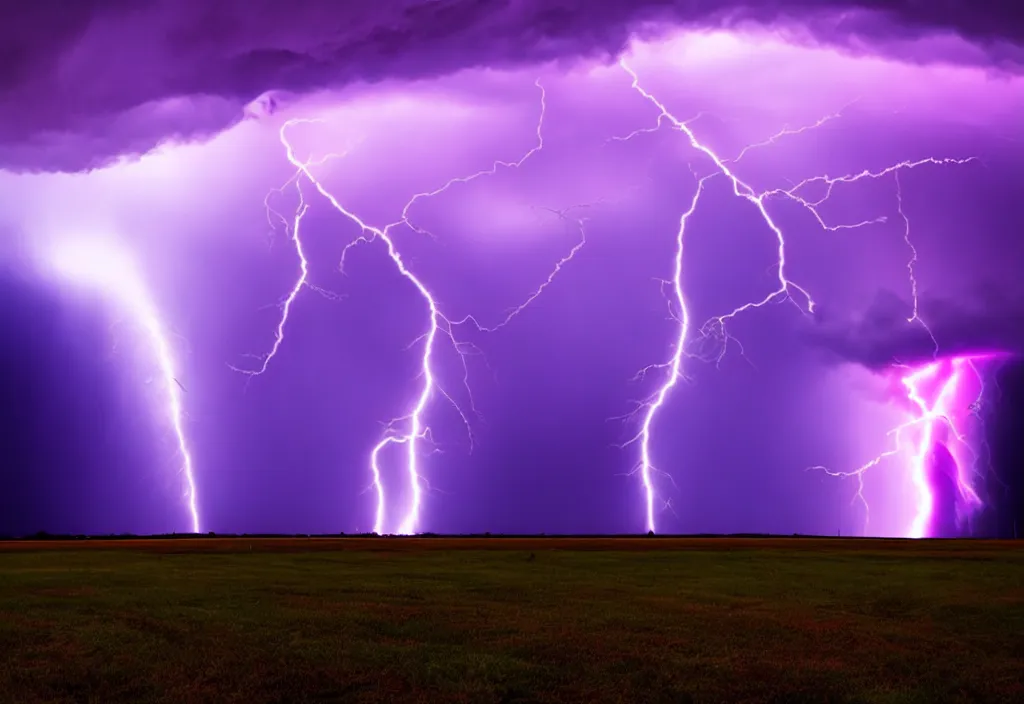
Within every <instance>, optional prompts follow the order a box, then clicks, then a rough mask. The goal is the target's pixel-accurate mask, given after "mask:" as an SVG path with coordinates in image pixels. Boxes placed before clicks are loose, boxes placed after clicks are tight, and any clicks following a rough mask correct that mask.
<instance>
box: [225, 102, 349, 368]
mask: <svg viewBox="0 0 1024 704" xmlns="http://www.w3.org/2000/svg"><path fill="white" fill-rule="evenodd" d="M309 122H313V120H309ZM345 153H347V152H343V153H342V154H328V155H327V156H325V157H324V158H322V159H318V160H317V161H310V162H307V163H306V164H305V165H306V167H310V166H319V165H321V164H324V163H326V162H327V161H328V160H330V159H333V158H337V157H341V156H344V155H345ZM302 173H303V172H302V171H301V170H297V171H296V172H295V173H294V174H293V175H292V177H291V178H289V179H288V180H287V181H286V182H285V183H284V184H283V185H282V186H280V187H278V188H274V189H272V190H271V191H270V192H269V193H268V194H267V195H266V197H265V198H264V199H263V207H264V209H265V210H266V212H267V223H268V224H269V225H270V227H271V232H274V231H276V228H277V225H278V224H281V225H283V226H284V228H285V232H286V233H287V234H288V238H289V239H290V240H291V241H292V245H293V246H294V248H295V255H296V258H297V259H298V260H299V277H298V278H297V279H296V280H295V283H293V284H292V287H291V289H290V290H289V291H288V293H287V295H286V296H285V297H284V299H283V301H282V302H281V303H280V309H281V317H280V318H279V319H278V322H277V326H276V328H275V330H274V343H273V344H272V345H271V347H270V350H269V351H268V352H266V353H265V354H261V355H249V356H251V357H255V358H256V359H257V360H258V361H259V368H258V369H242V368H240V367H237V366H234V365H228V366H229V367H230V368H231V369H232V370H234V371H236V372H239V373H241V374H245V375H247V376H249V378H250V380H251V379H252V377H256V376H260V375H261V374H263V373H264V372H266V371H267V367H268V366H270V362H271V361H272V360H273V359H274V357H276V356H277V352H278V350H279V349H280V348H281V344H282V343H283V342H284V330H285V326H286V325H287V324H288V316H289V314H290V313H291V309H292V306H293V305H294V303H295V299H296V298H297V297H298V295H299V292H301V291H302V289H303V288H310V289H312V290H314V291H316V292H317V293H319V294H320V295H322V296H324V297H325V298H327V299H329V300H339V299H340V298H341V296H339V295H338V294H336V293H334V292H332V291H328V290H327V289H324V288H322V287H320V286H316V285H315V284H312V283H310V282H309V260H308V259H306V252H305V250H304V249H303V246H302V239H301V235H300V228H301V227H302V218H303V217H305V215H306V211H307V210H309V205H308V204H307V203H306V199H305V197H304V195H303V193H302V184H301V181H300V180H299V177H300V176H301V175H302ZM292 185H294V186H295V191H296V193H298V196H299V204H298V206H297V207H296V209H295V214H294V216H293V217H292V219H291V221H290V222H289V220H288V218H286V217H285V216H283V215H282V214H281V213H279V212H278V211H277V210H276V209H275V208H274V207H273V206H272V205H271V203H270V200H271V197H272V196H273V195H275V194H277V195H281V194H283V193H284V191H285V189H286V188H288V187H289V186H292Z"/></svg>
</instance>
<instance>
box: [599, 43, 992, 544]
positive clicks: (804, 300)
mask: <svg viewBox="0 0 1024 704" xmlns="http://www.w3.org/2000/svg"><path fill="white" fill-rule="evenodd" d="M619 66H620V67H621V68H622V69H623V70H624V71H625V72H626V73H627V74H628V75H629V77H630V78H631V79H632V83H631V88H632V89H633V90H635V91H636V92H637V93H639V94H640V95H641V96H642V97H643V98H644V99H645V100H646V101H648V102H649V103H651V104H653V105H654V106H655V107H656V108H657V109H658V120H657V123H656V126H655V127H653V128H645V129H641V130H636V131H634V132H633V133H631V134H629V135H627V136H626V137H622V138H619V139H620V141H625V140H628V139H631V138H633V137H635V136H638V135H639V134H643V133H647V132H653V131H656V130H657V129H660V128H661V127H662V125H663V124H664V123H665V122H667V123H668V124H669V125H671V127H672V128H673V129H675V130H677V131H680V132H682V133H683V134H684V136H685V137H686V138H687V140H688V142H689V144H690V146H691V147H692V148H693V149H695V150H696V151H698V152H700V153H702V154H703V155H705V156H706V157H707V158H708V159H709V160H710V161H711V162H712V164H713V166H714V172H713V173H712V174H711V175H712V176H713V175H721V176H724V177H725V178H727V179H728V180H729V182H730V183H731V185H732V190H733V193H734V194H735V195H736V196H737V197H739V198H742V199H744V200H746V201H747V202H749V203H750V204H752V205H753V206H754V207H755V208H756V209H757V211H758V213H759V214H760V216H761V219H762V221H763V222H764V224H765V225H766V226H767V228H768V229H769V230H770V231H771V232H772V233H773V235H774V237H775V239H776V242H777V243H778V248H777V259H776V263H775V269H776V272H777V282H778V284H777V286H776V287H775V289H774V290H772V291H771V292H769V293H768V294H767V295H765V296H764V297H762V298H760V299H758V300H754V301H750V302H747V303H744V304H742V305H740V306H738V307H736V308H735V309H733V310H732V311H730V312H728V313H725V314H724V315H718V316H714V317H712V318H710V319H709V320H708V321H706V322H705V323H704V324H703V325H702V326H701V327H700V328H699V329H698V330H697V335H696V336H695V338H694V339H689V332H690V328H691V324H690V318H689V314H688V312H687V306H686V301H685V299H684V296H683V288H682V286H683V284H682V280H681V276H682V271H683V266H682V251H683V231H684V230H685V224H686V220H687V219H688V218H689V217H690V216H691V215H692V214H693V212H694V211H695V210H696V208H697V206H698V202H699V197H700V194H701V192H702V187H703V184H704V179H706V178H709V177H708V176H706V177H704V179H702V180H701V181H700V186H699V187H698V189H697V192H696V194H695V196H694V199H693V201H692V202H691V204H690V207H689V208H688V209H687V210H686V212H685V213H684V215H683V218H682V222H681V225H680V230H679V233H678V235H677V248H676V254H675V256H676V260H675V264H674V267H673V269H674V275H673V278H672V280H671V282H666V286H664V287H663V290H664V289H665V288H669V287H671V288H672V290H673V291H674V294H675V295H674V299H673V300H672V301H670V310H672V311H673V317H674V318H675V319H676V321H677V323H678V325H679V328H678V333H679V334H678V339H677V340H676V343H675V346H674V351H673V354H672V357H671V358H670V360H669V361H668V362H667V363H662V364H656V365H652V366H650V367H648V368H646V369H645V370H643V371H644V372H647V371H650V370H654V369H659V370H660V369H663V370H665V378H664V379H663V381H662V383H661V385H660V386H659V387H658V388H657V390H656V391H655V392H654V394H653V395H652V396H651V397H650V398H649V399H648V401H647V402H645V403H644V404H642V406H641V409H640V410H642V411H643V422H642V424H641V430H640V432H639V433H638V434H637V435H636V436H635V437H634V438H633V439H632V440H630V441H629V442H627V443H626V445H630V444H633V443H636V442H639V443H640V459H639V462H638V467H637V469H638V470H639V473H640V475H641V478H642V481H643V485H644V491H645V505H646V527H647V530H648V531H652V532H653V531H654V530H655V519H654V509H653V507H654V503H655V490H654V485H653V480H652V475H653V473H654V472H656V471H658V470H656V469H655V464H654V462H653V461H652V450H651V443H652V432H653V431H652V427H653V424H654V423H655V421H656V417H657V415H658V414H659V412H660V411H661V410H662V409H663V408H664V405H665V402H666V399H667V398H668V396H669V394H670V392H671V391H672V389H673V388H674V387H675V386H676V384H677V382H678V380H679V379H680V377H681V375H682V373H683V372H682V359H683V357H684V356H688V357H696V358H700V359H704V360H706V361H714V362H715V363H716V364H717V363H718V362H720V361H721V360H722V359H723V358H724V356H725V354H726V353H727V351H728V347H729V344H730V342H736V341H735V339H734V338H733V337H731V336H730V334H729V332H728V330H727V325H728V323H729V322H730V321H731V320H733V319H734V318H736V317H737V316H738V315H740V314H741V313H744V312H748V311H751V310H754V309H757V308H762V307H764V306H766V305H768V304H770V303H774V302H782V301H789V302H792V303H793V304H794V305H795V306H796V307H797V308H798V309H799V310H801V311H802V312H803V313H804V314H810V313H813V312H814V310H815V301H814V299H813V298H812V297H811V295H810V293H809V292H808V291H807V290H806V289H805V288H803V287H802V286H800V285H799V284H797V283H795V282H793V281H792V280H791V279H789V278H788V277H787V275H786V264H787V261H786V239H785V235H784V233H783V230H782V228H781V227H780V226H779V225H778V224H777V223H776V221H775V220H774V219H773V218H772V216H771V214H770V213H769V211H768V202H769V200H770V199H771V198H773V197H784V198H788V199H790V200H793V201H795V202H797V203H799V204H800V205H802V206H803V207H804V208H806V209H807V210H808V211H810V212H811V213H812V214H813V216H814V217H815V219H816V220H817V222H818V224H819V225H820V226H821V227H822V229H823V230H827V231H833V232H834V231H838V230H846V229H854V228H859V227H863V226H866V225H871V224H874V223H880V222H884V221H885V218H884V217H876V218H873V219H869V220H864V221H862V222H858V223H852V224H838V225H836V224H829V223H827V222H826V221H825V219H824V218H823V217H822V216H821V214H820V212H819V207H820V206H821V205H823V204H824V203H825V202H826V201H827V200H828V199H829V198H830V197H831V195H832V192H833V189H834V188H835V186H837V185H838V184H849V183H854V182H857V181H860V180H862V179H877V178H881V177H883V176H886V175H888V174H893V175H894V176H895V177H896V178H897V199H898V206H899V214H900V216H901V217H902V218H903V219H904V222H905V225H906V229H905V232H904V240H905V241H906V243H907V245H908V247H909V248H910V249H911V252H912V259H911V262H910V263H909V264H908V271H909V273H910V276H911V280H912V286H913V289H914V312H913V316H912V317H911V318H910V320H909V321H908V322H918V323H920V324H921V325H922V326H924V327H925V329H926V330H927V329H928V328H927V325H926V324H925V323H924V321H923V320H921V319H920V318H919V316H918V304H917V282H916V278H915V272H914V264H915V263H916V258H917V250H916V249H915V248H914V245H913V243H912V242H911V240H910V230H909V221H908V220H907V219H906V216H905V215H904V213H903V210H902V191H901V190H900V184H899V181H898V173H899V171H901V170H904V169H911V168H915V167H918V166H923V165H927V164H931V165H944V164H964V163H967V162H969V161H972V160H973V157H968V158H964V159H953V158H933V157H928V158H924V159H920V160H917V161H902V162H899V163H897V164H893V165H891V166H888V167H885V168H883V169H881V170H878V171H870V170H867V169H865V170H863V171H861V172H859V173H854V174H847V175H843V176H839V177H831V176H828V175H821V176H814V177H811V178H808V179H805V180H803V181H801V182H800V183H798V184H796V185H795V186H793V187H792V188H789V189H773V190H768V191H763V192H758V191H755V189H754V188H753V187H752V186H750V185H749V184H748V183H746V182H745V181H743V180H742V179H741V178H740V177H739V176H738V175H737V174H736V172H735V171H734V170H733V168H732V167H730V164H732V165H733V167H735V165H736V163H737V162H738V161H740V159H741V158H742V157H743V156H744V155H745V154H747V153H748V152H749V151H750V150H751V149H754V148H759V147H767V146H770V145H773V144H775V143H776V142H777V141H778V140H779V139H781V138H783V137H787V136H795V135H799V134H802V133H805V132H808V131H810V130H813V129H816V128H818V127H821V126H822V125H824V124H825V123H827V122H829V121H831V120H834V119H836V118H837V117H839V115H840V114H841V112H842V110H840V111H839V112H837V113H835V114H833V115H829V116H826V117H824V118H822V119H820V120H818V121H817V122H816V123H814V124H812V125H807V126H805V127H802V128H800V129H794V130H790V129H783V130H782V131H780V132H778V133H777V134H775V135H773V136H772V137H770V138H769V139H767V140H765V141H764V142H761V143H758V144H754V145H750V146H748V147H746V148H744V149H743V150H741V152H740V154H739V156H737V157H736V158H735V159H732V160H729V159H725V158H722V157H720V156H719V155H718V154H717V153H716V152H715V151H714V150H713V149H712V148H711V147H709V146H708V145H707V144H705V143H704V142H702V141H701V140H699V139H698V138H697V136H696V134H695V132H694V130H693V129H692V128H691V127H690V123H691V122H692V121H693V120H694V119H696V118H691V119H690V120H680V119H679V118H677V117H676V116H675V115H673V114H672V113H671V112H670V111H669V110H668V108H667V107H666V106H665V104H664V103H663V102H661V101H660V100H659V99H658V98H657V97H655V96H654V95H653V94H652V93H650V92H649V91H647V90H646V89H644V88H643V87H642V86H641V85H640V79H639V76H638V75H637V73H636V72H635V71H634V70H633V69H632V68H630V66H629V65H628V64H627V63H626V61H625V60H621V59H620V61H619ZM844 109H845V108H844ZM812 184H819V185H823V186H824V187H825V193H824V195H823V196H822V197H821V198H820V199H818V200H810V199H808V198H806V197H804V196H802V195H801V193H802V192H803V191H804V189H806V188H808V187H809V186H811V185H812ZM794 294H796V297H794ZM673 306H674V308H678V314H677V313H676V311H675V310H674V308H673ZM929 334H930V330H929ZM933 339H934V338H933ZM736 344H738V343H736ZM709 348H710V354H709V353H708V352H707V351H706V350H708V349H709ZM739 349H740V352H741V353H743V349H742V346H740V347H739ZM879 461H881V460H880V459H879ZM668 476H671V475H668Z"/></svg>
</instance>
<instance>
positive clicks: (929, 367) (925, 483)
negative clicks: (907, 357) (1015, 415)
mask: <svg viewBox="0 0 1024 704" xmlns="http://www.w3.org/2000/svg"><path fill="white" fill-rule="evenodd" d="M993 356H995V355H994V354H977V355H964V356H957V357H952V358H945V359H940V360H936V361H933V362H929V363H927V364H923V365H919V366H916V367H912V368H904V369H899V368H894V371H896V372H902V373H901V374H900V376H899V383H900V386H901V387H902V389H903V395H904V400H905V401H906V402H908V403H909V405H910V407H911V408H910V410H909V418H908V419H907V420H905V421H904V422H902V423H900V424H899V425H897V426H896V427H894V428H892V429H891V430H890V431H889V432H888V433H887V435H888V436H889V437H891V438H892V446H891V447H890V449H888V450H886V451H884V452H882V453H880V454H879V455H877V456H875V457H874V458H872V459H871V460H869V461H868V462H865V463H864V464H862V465H861V466H860V467H857V468H856V469H853V470H850V471H834V470H831V469H828V468H827V467H822V466H817V467H811V468H810V469H812V470H819V471H823V472H825V473H827V474H828V475H830V476H834V477H853V478H855V479H856V480H857V494H856V496H855V497H854V500H855V501H860V503H861V504H862V506H863V507H864V530H865V532H866V531H867V529H868V525H869V523H870V516H871V507H870V506H869V504H868V502H867V499H866V498H865V497H864V488H865V487H864V476H865V474H866V473H867V472H868V471H869V470H871V469H873V468H875V467H878V466H879V465H881V464H882V463H883V462H885V461H887V460H889V459H890V458H894V457H903V458H905V461H906V462H907V464H908V469H909V472H910V477H911V481H912V482H913V485H914V489H915V492H916V494H917V499H916V502H915V508H914V517H913V519H912V520H911V523H910V525H909V527H908V528H907V529H906V532H905V535H906V537H909V538H924V537H928V535H929V525H930V524H931V522H932V520H933V516H934V511H935V498H934V490H933V487H932V484H931V481H930V480H929V461H930V459H931V456H932V453H933V451H934V448H935V447H936V445H937V444H938V443H939V442H940V441H939V440H937V438H936V436H937V434H938V433H939V432H940V430H942V431H945V432H947V433H948V434H949V436H950V441H949V442H942V445H944V446H946V447H947V449H949V451H950V453H951V454H952V457H953V461H954V464H955V472H956V476H955V477H954V478H953V479H954V480H955V483H956V488H957V493H958V495H959V498H960V500H961V501H962V503H964V504H965V505H966V506H967V507H968V509H969V510H970V509H972V508H973V507H977V506H979V505H980V504H981V498H980V497H979V496H978V494H977V491H976V490H975V489H974V486H973V482H972V477H971V472H970V471H969V469H968V467H967V462H966V460H965V458H963V457H961V456H959V455H958V453H957V452H956V450H957V449H958V448H962V449H963V450H964V451H966V452H967V453H968V454H970V455H972V456H974V455H975V454H976V451H975V450H974V448H973V447H972V446H971V443H970V438H969V436H968V431H967V430H966V429H963V428H961V426H960V422H961V419H962V418H963V417H964V416H967V415H972V414H973V413H974V410H973V407H974V406H975V405H976V404H977V397H976V398H973V399H971V400H970V401H968V402H964V395H963V392H964V387H965V383H966V376H967V372H968V371H972V372H973V373H974V374H975V375H977V377H978V380H979V381H980V380H981V377H980V373H979V371H978V369H977V366H976V363H977V362H979V361H984V360H987V359H991V358H992V357H993ZM982 392H983V388H980V389H979V392H978V393H979V394H981V393H982ZM908 436H910V437H908ZM950 445H954V447H949V446H950Z"/></svg>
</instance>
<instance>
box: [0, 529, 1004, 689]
mask: <svg viewBox="0 0 1024 704" xmlns="http://www.w3.org/2000/svg"><path fill="white" fill-rule="evenodd" d="M428 542H429V541H421V542H420V543H417V541H416V540H405V541H392V542H389V541H387V540H383V539H381V540H374V539H367V540H366V541H365V542H362V543H360V542H359V541H358V539H357V540H350V541H348V542H346V541H339V540H335V541H326V542H316V541H281V542H277V543H274V542H273V541H267V540H256V541H247V540H245V539H238V540H234V541H229V540H220V541H209V542H207V541H201V540H194V541H170V540H168V541H154V542H153V543H151V544H150V543H145V542H143V541H135V542H130V543H129V542H125V543H124V544H121V545H117V544H111V545H110V546H106V545H104V544H100V543H98V542H97V541H88V547H86V548H83V547H77V548H76V546H75V545H73V544H46V543H41V544H39V545H38V546H33V545H31V544H7V545H6V546H5V545H2V544H0V701H2V702H17V703H18V704H29V703H31V702H43V701H45V702H102V703H104V704H106V703H111V704H113V703H117V702H245V703H246V704H257V703H259V702H314V701H315V702H334V701H353V702H399V703H402V704H404V703H406V702H448V701H457V702H588V703H589V702H629V703H630V704H634V703H635V704H642V703H645V702H691V701H692V702H729V703H739V702H818V701H822V702H825V701H828V702H893V703H895V702H920V703H921V704H939V703H941V702H1024V549H1022V547H1020V546H1021V544H1020V543H1017V544H1014V543H1002V544H1000V543H994V542H986V543H963V542H961V543H935V542H919V543H908V542H903V541H884V542H883V541H879V542H872V541H835V540H831V541H829V540H821V541H814V540H804V541H787V540H763V541H749V540H748V541H733V542H729V541H728V540H725V539H719V540H708V541H704V542H701V541H699V540H689V541H676V542H672V541H660V540H659V539H650V540H647V541H646V542H645V541H639V540H638V541H633V543H629V542H627V541H623V542H616V541H615V540H604V541H591V542H589V543H588V542H587V541H580V542H578V543H572V542H571V541H561V542H557V541H548V542H544V541H543V540H534V541H526V540H523V541H518V542H515V541H510V542H505V543H503V542H502V541H500V540H498V541H494V545H493V546H490V547H494V548H496V549H483V548H487V547H489V544H488V543H486V542H485V541H479V542H476V543H472V542H469V541H463V542H461V543H459V542H458V541H456V540H453V541H451V542H450V543H445V542H444V541H434V542H433V543H429V544H428ZM250 546H251V547H250ZM637 546H640V547H643V548H646V549H634V548H636V547H637ZM421 548H422V549H421ZM553 548H558V549H553ZM531 555H532V556H533V557H532V558H531Z"/></svg>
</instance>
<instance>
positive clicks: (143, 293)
mask: <svg viewBox="0 0 1024 704" xmlns="http://www.w3.org/2000/svg"><path fill="white" fill-rule="evenodd" d="M48 262H49V264H50V265H51V266H52V267H53V268H54V269H55V271H56V272H57V274H58V275H60V276H61V277H63V278H66V279H68V280H70V281H72V282H74V283H75V284H77V285H83V286H87V287H90V288H94V289H97V290H99V291H100V292H101V293H102V294H104V295H105V296H108V297H110V298H112V299H113V300H114V301H115V302H116V305H117V306H119V307H120V308H122V309H123V310H124V311H125V312H127V313H128V315H130V316H131V318H132V319H133V321H134V322H135V324H136V325H138V326H139V327H140V328H141V329H142V330H143V331H144V332H145V335H146V340H147V342H148V344H149V347H150V348H151V351H152V354H153V358H154V361H155V362H156V365H157V367H158V369H159V373H160V380H161V382H162V384H163V392H164V394H165V402H166V409H165V411H166V414H167V418H168V420H169V421H170V423H171V426H172V427H173V429H174V435H175V439H176V441H177V446H178V452H179V454H180V456H181V462H182V472H183V474H184V476H185V482H186V492H187V495H186V499H187V501H188V510H189V515H190V518H191V521H190V523H191V529H192V532H194V533H199V532H200V521H199V508H198V506H197V502H196V481H195V474H194V472H193V466H192V452H191V450H190V449H189V446H188V440H187V437H186V433H185V410H184V404H183V399H182V393H183V391H184V387H183V386H182V385H181V382H179V381H178V372H177V369H176V363H175V360H174V355H173V352H172V350H171V345H170V343H169V342H168V335H167V332H166V331H165V329H164V325H163V323H162V322H161V320H160V315H159V313H158V312H157V307H156V305H155V304H154V302H153V300H152V298H151V297H150V294H149V291H148V288H147V286H146V284H145V282H144V280H143V278H142V276H141V274H140V273H139V271H138V269H137V268H136V266H135V262H134V261H133V260H132V259H131V257H130V256H129V255H128V254H127V253H126V252H125V251H124V250H123V249H122V248H121V247H119V246H117V245H115V244H114V243H112V242H109V241H94V240H86V239H81V238H72V239H68V240H64V241H62V242H59V243H57V244H56V245H54V247H53V249H52V251H51V252H49V256H48Z"/></svg>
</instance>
